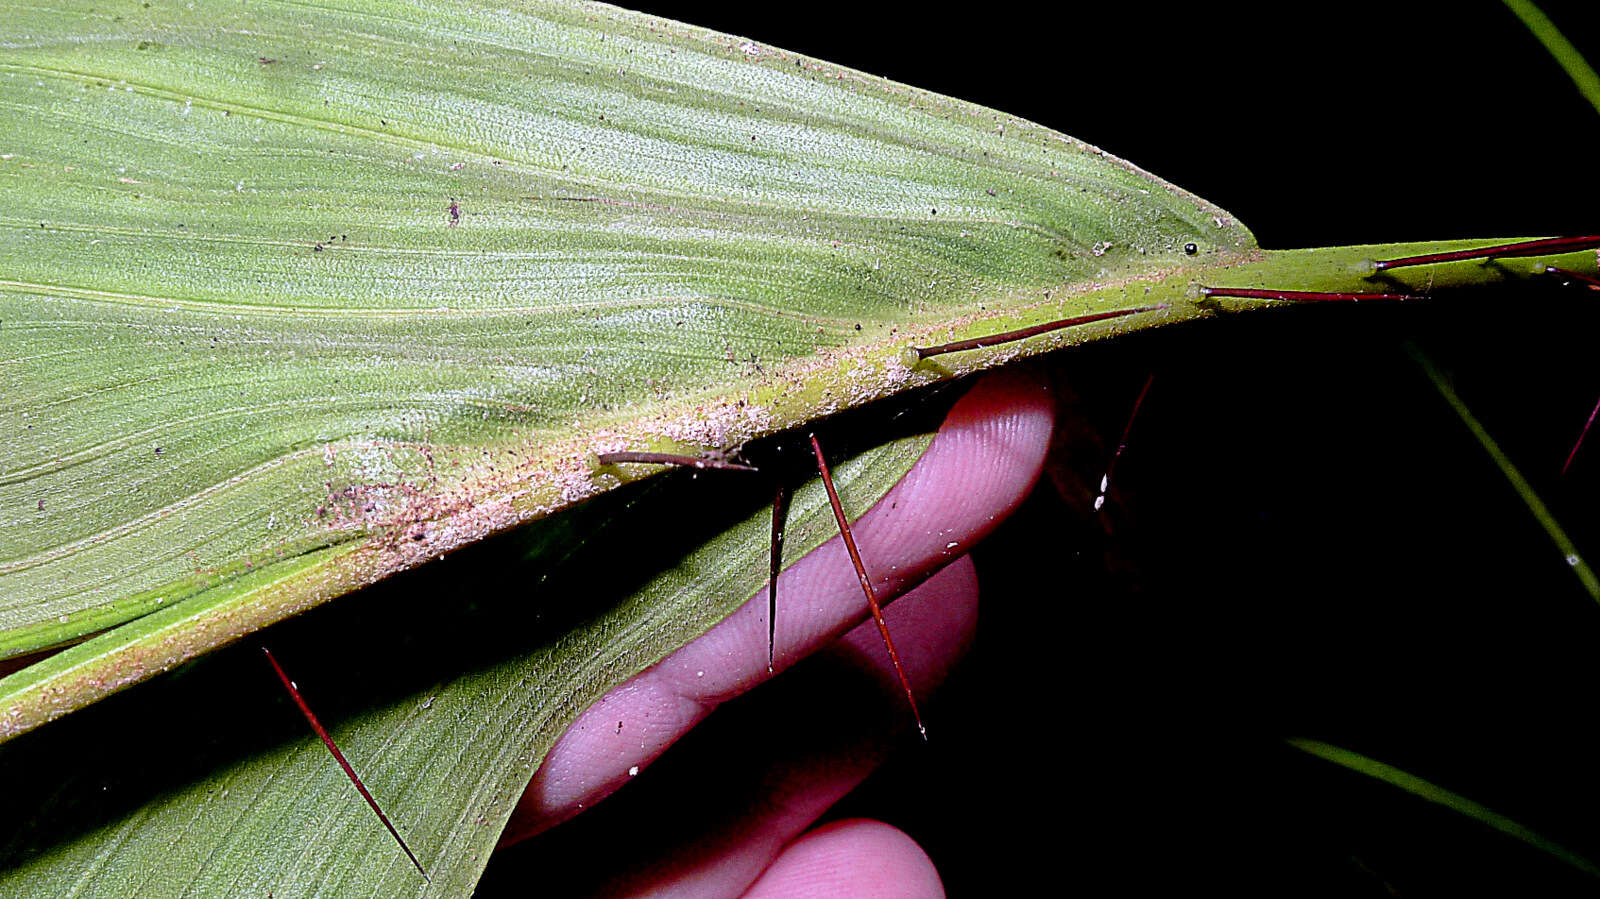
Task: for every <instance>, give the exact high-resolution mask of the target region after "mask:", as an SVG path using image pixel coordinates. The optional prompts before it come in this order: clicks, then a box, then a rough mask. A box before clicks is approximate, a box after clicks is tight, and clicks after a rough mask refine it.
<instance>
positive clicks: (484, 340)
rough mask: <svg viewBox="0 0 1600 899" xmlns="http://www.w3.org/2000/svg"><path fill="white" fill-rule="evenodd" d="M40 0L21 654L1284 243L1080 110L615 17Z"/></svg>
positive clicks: (927, 373)
mask: <svg viewBox="0 0 1600 899" xmlns="http://www.w3.org/2000/svg"><path fill="white" fill-rule="evenodd" d="M5 19H6V21H7V30H6V35H5V45H4V49H3V54H0V84H3V85H4V99H3V100H0V132H3V133H5V134H6V135H7V136H8V137H7V144H6V147H5V151H6V152H5V153H4V158H3V159H0V179H3V180H0V185H3V186H0V190H3V192H4V200H5V202H4V204H0V323H3V324H0V377H3V378H4V381H5V384H6V390H5V391H4V395H3V398H0V433H5V434H6V435H8V437H12V438H14V439H12V440H11V452H9V453H8V454H7V455H6V457H5V458H4V460H3V461H0V466H3V468H0V654H12V655H14V654H17V653H22V652H27V651H30V650H33V649H37V648H40V647H43V646H48V645H52V644H56V643H60V642H63V641H68V640H72V639H76V638H79V637H81V636H83V635H84V634H88V633H93V632H95V631H98V630H101V629H104V628H106V627H108V626H111V625H114V624H116V623H118V622H120V621H126V620H129V619H132V618H134V617H137V616H139V615H142V614H146V613H148V612H150V611H152V610H155V609H159V608H162V607H164V606H168V605H171V604H172V603H174V602H178V601H181V600H183V599H185V598H187V597H194V596H198V595H202V594H204V593H205V592H206V591H208V590H210V589H212V588H214V587H216V586H217V585H218V584H224V583H227V582H229V581H230V580H233V579H237V578H240V577H243V576H245V575H246V574H247V573H249V572H252V571H255V570H257V569H259V568H260V567H261V566H264V565H265V566H275V565H277V564H281V560H284V559H289V558H293V557H295V556H298V555H302V554H305V553H311V552H320V553H322V555H319V556H318V557H317V559H316V562H315V564H314V565H313V566H312V567H311V568H309V569H306V570H305V572H304V574H303V576H300V577H291V578H287V579H281V583H280V584H279V586H277V587H274V588H272V589H270V590H265V591H256V593H257V594H259V595H258V596H257V597H256V598H257V599H258V600H259V604H258V608H259V612H258V613H256V614H255V615H253V617H251V619H250V620H249V621H243V620H241V621H236V622H234V623H233V624H232V625H230V629H231V632H233V633H242V632H247V631H249V630H251V629H253V628H254V627H258V626H260V625H261V624H263V623H265V622H267V621H270V620H274V619H276V618H281V617H283V616H284V615H286V614H290V613H292V612H294V611H296V610H298V609H300V608H303V607H305V606H307V605H310V604H314V603H315V602H317V601H320V600H322V599H326V598H328V597H331V596H333V595H337V594H338V593H341V592H344V591H346V590H348V589H350V588H351V587H352V586H355V585H358V584H361V583H366V582H370V581H372V580H375V579H377V578H379V577H382V576H383V575H385V574H387V573H390V572H393V571H396V570H400V569H403V568H406V567H409V566H411V565H415V564H417V563H418V562H420V561H422V560H424V559H427V558H430V557H433V556H436V555H438V554H440V553H441V552H443V551H446V550H449V549H452V548H454V547H457V546H461V545H464V544H466V543H469V542H471V541H473V540H476V539H479V538H481V537H482V536H484V535H486V534H489V533H493V532H495V531H498V530H502V529H504V528H506V527H509V526H511V525H514V524H516V523H518V522H521V521H525V520H528V519H529V518H531V517H535V516H537V515H540V514H543V513H545V512H548V511H550V510H552V509H556V508H561V507H564V506H566V505H570V504H571V503H572V502H575V501H577V500H579V499H582V498H584V497H587V496H590V495H593V494H595V493H597V492H599V491H601V490H603V489H606V488H608V487H611V486H614V485H615V484H616V483H617V482H618V479H617V477H616V476H615V475H614V474H600V475H597V474H595V473H594V472H592V471H590V470H589V468H588V467H587V466H586V464H585V460H586V459H587V458H588V456H589V454H590V453H592V452H594V451H596V450H603V449H608V448H621V447H637V446H668V445H671V446H679V447H688V448H691V449H694V448H720V447H728V446H734V445H737V444H739V443H741V442H743V441H744V440H747V439H749V438H751V437H754V436H758V435H761V434H765V433H771V432H773V431H776V430H780V429H782V428H784V427H786V426H791V425H793V424H795V423H797V422H799V421H804V420H807V419H810V418H814V417H816V416H817V415H819V414H822V413H826V412H828V411H832V410H835V409H838V408H842V407H846V406H850V405H856V404H859V403H862V402H865V401H867V400H870V399H872V398H874V397H877V396H882V395H885V394H888V393H892V392H895V391H897V390H900V389H904V388H905V387H907V386H911V385H914V384H916V383H919V382H925V381H927V380H931V379H934V378H937V377H939V376H941V373H940V372H938V371H934V370H918V371H915V372H912V371H910V370H909V369H907V368H906V366H905V365H904V364H903V363H902V362H901V361H900V358H899V356H898V352H899V348H900V347H903V346H904V345H905V344H906V343H907V342H908V341H909V339H910V338H911V337H912V336H914V335H916V334H919V333H920V334H927V333H932V332H934V331H938V330H940V329H942V328H943V327H945V326H947V325H948V324H949V323H951V322H953V321H955V320H958V319H962V318H965V317H967V316H969V314H971V313H977V312H982V311H984V310H990V311H993V310H999V309H1005V308H1016V307H1019V306H1029V305H1035V304H1038V303H1040V302H1041V301H1043V300H1044V299H1045V297H1046V294H1047V292H1051V291H1054V292H1057V293H1062V294H1063V295H1065V293H1067V292H1068V291H1078V290H1082V289H1086V288H1088V287H1091V286H1094V285H1097V284H1107V283H1122V282H1126V281H1128V280H1129V279H1132V278H1136V277H1153V276H1158V275H1162V274H1167V273H1171V272H1174V271H1179V270H1183V268H1184V267H1185V266H1193V265H1194V264H1195V260H1189V259H1187V258H1186V257H1185V256H1184V254H1183V252H1182V247H1183V245H1184V243H1186V242H1189V241H1194V242H1197V243H1199V244H1200V245H1201V246H1203V247H1204V252H1203V254H1202V257H1201V258H1202V259H1204V260H1206V261H1208V262H1213V263H1214V262H1216V261H1219V260H1226V259H1237V258H1243V257H1244V256H1245V255H1247V254H1249V253H1250V252H1251V250H1252V247H1253V244H1252V241H1251V239H1250V237H1249V234H1248V232H1246V231H1245V230H1244V229H1243V228H1242V227H1240V226H1239V225H1238V224H1237V223H1236V222H1234V221H1233V220H1232V219H1231V218H1229V217H1228V216H1227V215H1226V214H1225V213H1223V212H1221V211H1220V210H1218V209H1215V208H1213V207H1211V206H1209V205H1208V204H1205V203H1203V202H1202V201H1199V200H1198V199H1196V198H1194V197H1192V196H1190V195H1188V194H1186V193H1184V192H1182V191H1180V190H1177V189H1175V188H1173V187H1171V186H1170V185H1167V184H1165V183H1163V182H1160V181H1158V180H1156V179H1154V178H1152V177H1150V176H1148V175H1146V174H1144V173H1142V172H1140V171H1138V170H1137V169H1135V168H1133V167H1132V166H1129V165H1127V164H1125V163H1123V162H1121V161H1120V160H1116V159H1114V158H1112V157H1109V156H1106V155H1104V154H1102V153H1100V152H1099V151H1097V150H1094V149H1093V148H1091V147H1087V146H1085V145H1083V144H1082V143H1079V142H1076V141H1073V140H1071V139H1069V138H1066V137H1064V136H1062V135H1059V134H1056V133H1053V132H1050V131H1048V130H1045V129H1042V128H1039V127H1037V126H1034V125H1030V124H1027V123H1025V122H1020V121H1017V120H1014V119H1011V118H1009V117H1007V116H1003V115H1000V114H997V113H994V112H991V111H988V110H984V109H981V108H979V107H975V106H971V105H968V104H963V103H959V102H956V101H952V100H947V99H945V98H941V97H936V96H932V95H929V94H925V93H922V92H919V91H915V90H911V89H908V88H904V87H902V86H899V85H895V84H892V83H889V82H886V81H883V80H881V79H876V78H872V77H869V76H865V75H861V74H860V73H857V72H853V71H849V70H844V69H840V68H837V67H834V66H829V65H825V64H821V63H816V62H814V61H811V60H806V59H801V58H797V57H794V56H792V55H790V54H786V53H783V52H781V51H777V50H773V49H771V48H767V47H758V46H756V45H753V44H749V43H747V42H742V41H738V40H736V39H732V38H727V37H723V36H720V35H715V34H711V33H709V32H704V31H700V30H696V29H692V28H688V27H686V26H680V25H677V24H675V23H669V22H661V21H656V20H650V19H647V18H644V17H640V16H635V15H633V14H628V13H623V12H619V11H616V10H612V9H609V8H604V7H592V6H582V7H579V6H567V5H559V4H558V5H549V6H545V5H530V6H528V7H526V8H524V9H521V10H511V11H507V10H485V9H480V8H479V7H477V6H475V5H473V4H468V3H451V4H439V5H427V6H421V7H417V6H413V5H410V4H400V3H392V4H353V5H351V6H349V7H348V8H346V9H342V10H341V9H333V8H327V7H323V6H313V5H303V4H294V3H275V2H268V3H263V4H251V5H249V6H239V5H235V4H224V3H210V4H207V3H198V4H193V5H192V6H185V7H180V8H170V7H167V6H165V5H152V6H149V7H146V6H144V5H142V4H140V3H125V4H116V3H114V4H111V5H110V6H106V5H90V4H72V3H66V4H59V5H51V6H49V7H41V6H19V7H14V8H12V9H10V10H7V11H6V12H5ZM452 201H458V202H459V204H460V205H459V209H460V219H459V222H453V221H452V217H451V213H450V212H449V209H450V206H451V203H452ZM1109 299H1110V298H1102V299H1100V300H1092V301H1091V300H1085V301H1082V302H1077V301H1074V302H1072V303H1069V304H1068V305H1067V308H1068V310H1069V311H1083V310H1084V309H1088V308H1098V307H1097V306H1096V303H1101V304H1103V303H1105V302H1107V301H1108V300H1109ZM1058 305H1059V301H1058ZM1056 314H1059V312H1057V311H1052V312H1051V313H1050V315H1056ZM858 328H859V330H858ZM1091 330H1093V331H1095V332H1110V331H1114V330H1117V326H1116V325H1109V326H1106V327H1102V328H1098V329H1091ZM335 545H342V546H343V549H342V550H340V551H336V552H335V551H329V550H327V549H326V548H327V547H330V546H335ZM162 664H165V662H162V663H160V664H156V663H153V662H152V663H150V664H144V663H141V665H142V667H144V668H152V667H161V665H162Z"/></svg>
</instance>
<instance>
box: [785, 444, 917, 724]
mask: <svg viewBox="0 0 1600 899" xmlns="http://www.w3.org/2000/svg"><path fill="white" fill-rule="evenodd" d="M811 451H812V452H813V453H815V454H816V456H817V472H818V473H819V474H821V475H822V486H823V487H824V488H825V489H826V490H827V491H828V503H829V505H831V506H833V518H834V520H835V521H837V522H838V523H839V537H840V538H841V539H843V540H844V548H845V552H847V553H849V554H850V564H851V565H854V566H855V569H856V577H857V578H859V579H860V581H861V592H862V593H864V594H866V597H867V605H868V606H869V607H870V608H871V609H872V620H873V621H874V622H876V623H877V625H878V633H879V634H880V635H881V636H882V637H883V645H884V648H886V649H888V650H889V663H890V664H891V665H893V666H894V673H895V676H896V677H898V678H900V686H901V688H902V689H904V690H905V694H906V702H908V703H910V704H911V717H913V718H915V719H916V721H917V731H918V732H920V733H921V734H922V739H923V740H924V741H926V740H927V739H928V728H927V726H926V725H924V724H923V723H922V713H921V712H919V711H917V697H916V694H914V693H912V692H911V679H910V678H908V677H906V669H905V666H904V665H901V664H900V653H899V652H897V651H896V650H895V648H894V639H893V638H892V637H890V636H889V623H888V622H887V621H885V620H884V618H883V607H882V606H880V605H879V604H878V594H877V592H876V591H874V590H873V589H872V579H871V578H870V577H868V576H867V567H866V566H865V565H863V564H862V563H861V550H859V549H857V548H856V538H855V535H854V534H853V533H852V532H851V530H850V520H849V519H848V518H846V517H845V514H844V506H843V505H842V504H841V503H840V502H839V491H838V490H836V489H834V486H833V472H831V471H829V470H828V460H827V458H826V457H824V456H823V454H822V444H821V443H819V442H817V435H815V434H812V435H811Z"/></svg>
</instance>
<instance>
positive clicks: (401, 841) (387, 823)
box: [261, 646, 433, 883]
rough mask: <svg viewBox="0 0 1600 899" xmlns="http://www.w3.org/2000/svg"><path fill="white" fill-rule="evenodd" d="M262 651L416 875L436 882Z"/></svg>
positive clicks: (294, 688) (269, 653)
mask: <svg viewBox="0 0 1600 899" xmlns="http://www.w3.org/2000/svg"><path fill="white" fill-rule="evenodd" d="M261 652H262V653H263V654H265V655H266V657H267V661H268V662H270V663H271V664H272V670H273V671H274V672H276V673H277V675H278V680H280V681H282V682H283V688H284V689H285V690H288V691H289V696H290V697H291V698H292V699H294V704H295V705H297V706H299V707H300V714H302V715H304V716H305V719H306V723H308V724H310V725H311V729H312V730H313V731H315V732H316V734H317V736H318V737H320V738H321V739H322V745H324V746H326V747H328V751H329V752H331V753H333V759H334V761H336V762H338V763H339V767H341V768H343V769H344V775H345V777H348V778H350V782H351V783H353V784H355V785H356V789H357V790H358V791H360V793H361V798H362V799H365V800H366V801H367V805H368V806H369V807H370V808H371V809H372V811H373V812H374V813H375V814H376V815H377V816H378V820H379V821H382V822H383V826H384V827H386V828H388V830H389V835H390V836H392V837H394V841H395V842H396V843H399V844H400V849H401V851H403V852H404V853H405V854H406V858H409V859H411V864H412V865H415V866H416V869H417V873H419V874H421V875H422V879H423V880H426V881H428V882H429V883H432V882H433V879H432V878H430V877H429V876H428V872H427V871H425V870H423V868H422V862H419V861H417V856H416V854H415V853H413V852H412V851H411V847H410V846H407V845H406V841H405V838H404V837H402V836H400V831H398V830H396V829H395V826H394V824H393V823H391V822H390V821H389V816H388V815H385V814H384V813H383V809H381V808H379V807H378V800H376V799H373V798H372V794H371V793H369V792H368V791H367V785H366V784H364V783H362V782H361V777H360V776H359V775H357V774H356V769H355V768H353V767H351V766H350V762H349V761H348V760H346V759H345V757H344V753H343V752H340V751H339V747H338V745H337V744H335V743H334V742H333V735H331V734H329V733H328V729H327V728H325V727H323V726H322V722H321V721H318V720H317V716H316V714H315V713H314V712H312V711H311V706H309V705H307V704H306V700H305V697H304V696H301V695H300V688H299V687H297V686H295V683H294V681H292V680H290V679H289V675H288V673H287V672H285V671H284V670H283V666H282V665H279V664H278V660H277V659H276V658H274V657H273V655H272V650H270V649H268V648H266V647H265V646H263V647H261Z"/></svg>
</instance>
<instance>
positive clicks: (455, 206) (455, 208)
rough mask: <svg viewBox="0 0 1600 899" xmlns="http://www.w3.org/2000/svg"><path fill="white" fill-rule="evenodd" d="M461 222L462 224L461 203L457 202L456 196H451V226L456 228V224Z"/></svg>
mask: <svg viewBox="0 0 1600 899" xmlns="http://www.w3.org/2000/svg"><path fill="white" fill-rule="evenodd" d="M459 224H461V204H460V203H457V202H456V198H455V197H451V198H450V227H452V228H454V227H455V226H456V225H459Z"/></svg>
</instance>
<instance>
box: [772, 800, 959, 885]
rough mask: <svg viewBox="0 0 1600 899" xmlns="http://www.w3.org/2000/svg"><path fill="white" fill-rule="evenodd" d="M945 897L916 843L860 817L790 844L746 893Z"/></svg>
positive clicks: (816, 831) (825, 827) (880, 822)
mask: <svg viewBox="0 0 1600 899" xmlns="http://www.w3.org/2000/svg"><path fill="white" fill-rule="evenodd" d="M943 895H944V884H943V883H942V882H941V881H940V880H939V872H938V871H937V870H936V869H935V868H934V866H933V860H932V859H930V858H928V854H927V853H926V852H924V851H922V847H921V846H918V845H917V843H916V841H915V840H913V839H911V837H909V836H907V835H906V834H905V832H904V831H901V830H899V829H898V828H895V827H892V826H890V825H888V824H885V823H883V822H882V821H872V820H867V819H860V818H855V819H846V820H843V821H834V822H832V823H830V824H826V825H823V826H822V827H819V828H817V829H816V830H813V831H811V832H810V833H807V834H805V835H804V836H802V837H800V838H799V839H797V840H795V841H794V842H793V843H790V844H789V845H788V847H787V848H785V849H784V851H783V853H782V854H780V855H779V856H778V857H777V858H776V859H774V860H773V862H772V864H771V865H769V866H768V867H767V869H766V871H764V872H762V874H761V877H760V878H759V879H758V880H757V881H756V882H755V883H754V884H753V885H752V886H751V887H750V889H749V891H748V892H746V893H745V897H746V899H823V897H832V896H875V897H882V899H935V897H940V896H943Z"/></svg>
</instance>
